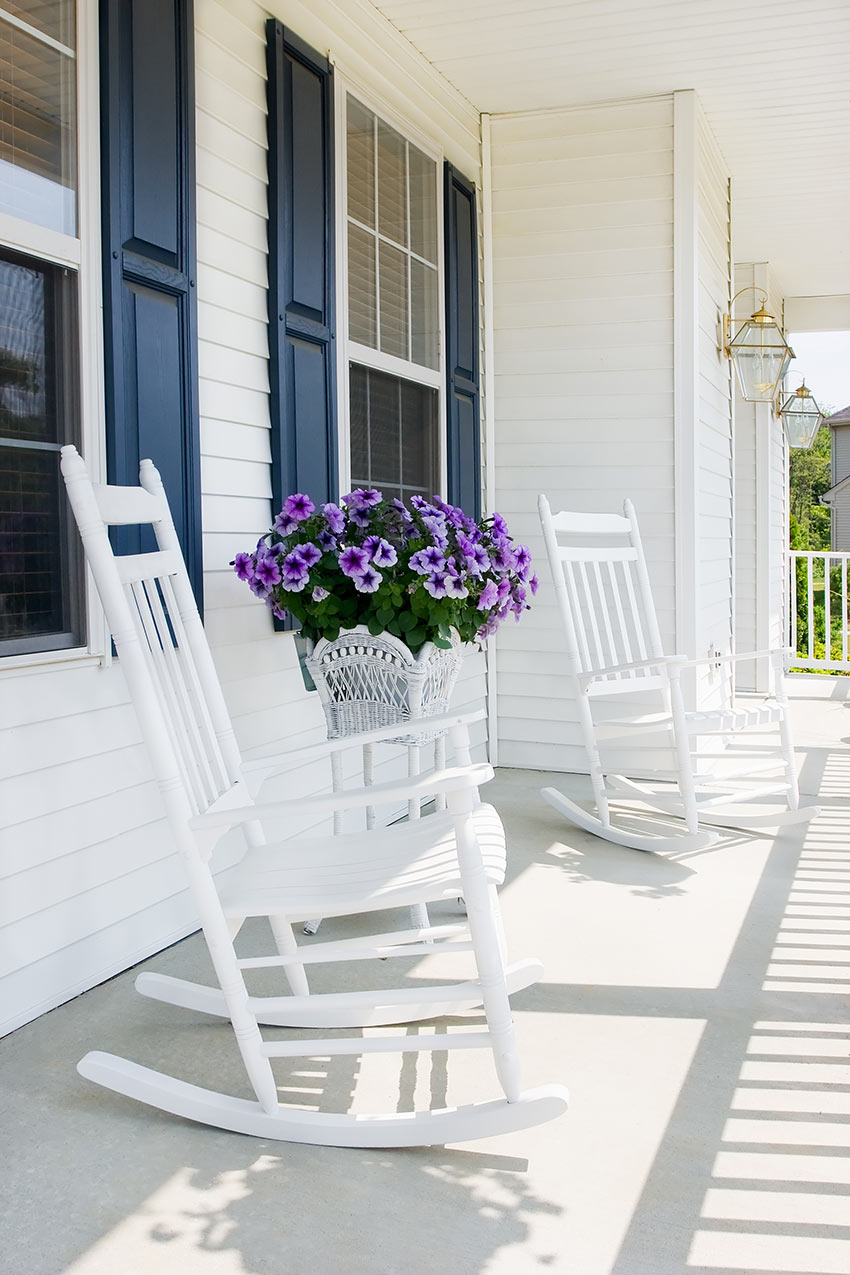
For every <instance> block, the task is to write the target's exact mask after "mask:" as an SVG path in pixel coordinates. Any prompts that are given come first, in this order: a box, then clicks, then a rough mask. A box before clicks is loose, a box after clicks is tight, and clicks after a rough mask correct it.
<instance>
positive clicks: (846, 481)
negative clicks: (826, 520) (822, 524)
mask: <svg viewBox="0 0 850 1275" xmlns="http://www.w3.org/2000/svg"><path fill="white" fill-rule="evenodd" d="M836 415H838V413H836ZM830 419H832V418H830ZM842 423H843V424H845V425H850V419H848V420H846V421H844V422H839V424H842ZM843 491H850V474H848V475H847V477H846V478H842V479H841V482H840V483H836V484H835V486H834V487H830V489H829V491H825V492H824V493H823V495H822V496H821V498H820V503H821V504H822V505H831V504H832V502H833V500H834V499H835V497H836V496H838V495H840V493H841V492H843Z"/></svg>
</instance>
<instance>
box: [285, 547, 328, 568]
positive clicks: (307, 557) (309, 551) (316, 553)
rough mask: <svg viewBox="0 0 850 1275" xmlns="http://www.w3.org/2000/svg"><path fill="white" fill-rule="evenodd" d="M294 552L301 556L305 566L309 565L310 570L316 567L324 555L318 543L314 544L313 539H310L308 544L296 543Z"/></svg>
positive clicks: (294, 554)
mask: <svg viewBox="0 0 850 1275" xmlns="http://www.w3.org/2000/svg"><path fill="white" fill-rule="evenodd" d="M292 553H293V556H295V557H297V558H299V559H300V560H301V561H302V562H303V563H304V566H305V567H307V569H308V570H309V568H310V567H315V565H316V563H317V562H319V561H320V559H321V557H322V551H321V549H320V548H319V547H318V546H317V545H314V544H313V542H312V541H311V540H308V541H307V543H306V544H303V545H296V546H295V548H294V549H293V550H292Z"/></svg>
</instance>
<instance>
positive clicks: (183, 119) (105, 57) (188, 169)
mask: <svg viewBox="0 0 850 1275" xmlns="http://www.w3.org/2000/svg"><path fill="white" fill-rule="evenodd" d="M193 48H194V20H193V12H192V0H105V2H104V3H102V4H101V79H102V107H101V110H102V162H103V192H104V197H103V206H104V310H105V314H104V345H105V371H106V418H107V466H108V473H109V481H110V482H114V483H121V484H129V485H131V486H136V485H137V484H138V480H139V460H140V459H144V458H145V457H150V459H151V460H152V461H153V462H154V464H155V465H156V466H157V468H158V469H159V471H160V473H161V474H162V478H163V482H164V484H165V490H166V492H167V494H168V500H169V504H170V505H171V509H172V512H173V514H174V521H175V524H176V526H177V533H178V535H179V537H180V543H181V545H182V548H183V552H184V555H185V557H186V563H187V566H188V569H189V575H190V578H191V580H192V584H193V586H194V589H195V595H196V597H197V598H198V600H199V602H200V600H201V597H202V589H203V567H202V558H201V500H200V468H199V427H198V388H197V381H198V374H197V314H196V312H197V306H196V300H195V273H196V255H195V131H194V119H195V100H194V98H195V94H194V73H193ZM118 542H119V551H120V552H136V551H137V550H138V548H139V547H140V539H139V535H138V532H137V531H136V529H135V528H127V529H122V531H121V532H120V533H119V536H118Z"/></svg>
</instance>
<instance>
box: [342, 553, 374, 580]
mask: <svg viewBox="0 0 850 1275" xmlns="http://www.w3.org/2000/svg"><path fill="white" fill-rule="evenodd" d="M337 562H338V563H339V568H340V571H341V572H342V574H343V575H345V576H348V577H349V579H353V578H354V577H355V576H358V575H360V574H361V573H362V572H363V571H365V570H366V568H367V567H368V565H369V555H368V553H367V552H366V550H365V549H361V547H360V546H359V545H348V546H347V547H346V548H344V549H343V551H342V553H341V554H339V555H338V557H337Z"/></svg>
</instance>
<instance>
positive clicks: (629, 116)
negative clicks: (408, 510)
mask: <svg viewBox="0 0 850 1275" xmlns="http://www.w3.org/2000/svg"><path fill="white" fill-rule="evenodd" d="M672 125H673V114H672V99H670V98H664V99H653V100H651V101H644V102H627V103H616V104H612V105H605V106H599V107H590V108H583V109H580V110H574V111H563V112H552V113H547V114H540V115H524V116H499V117H494V118H493V120H492V165H493V172H492V182H493V209H494V216H493V226H494V239H493V258H494V293H495V296H494V300H495V331H494V340H495V352H496V386H495V393H496V466H497V501H496V504H497V507H498V509H499V510H500V512H502V513H503V514H504V515H505V517H506V518H507V519H508V521H509V525H510V528H511V531H512V533H513V534H514V536H515V537H516V538H517V539H518V540H520V541H523V542H525V543H527V544H528V545H529V546H530V548H531V551H532V555H533V557H534V559H535V562H536V564H537V568H538V572H539V575H540V578H541V586H540V591H539V593H538V595H537V598H536V599H535V602H534V605H533V608H532V610H531V612H529V613H526V614H525V615H524V616H523V617H522V619H521V622H520V623H519V624H518V625H514V624H506V625H504V626H503V627H502V629H501V630H500V631H499V634H498V637H497V667H498V687H499V757H500V761H501V762H502V764H504V765H508V766H527V767H541V768H555V769H563V770H583V769H585V761H584V755H583V751H582V749H581V745H580V739H579V736H578V732H577V727H576V722H575V709H574V705H573V704H572V703H571V701H570V697H569V691H568V688H567V686H566V679H565V677H564V673H563V660H562V657H561V654H560V652H561V647H562V638H561V630H560V624H559V619H558V615H557V612H556V610H555V606H554V598H553V594H552V586H551V581H550V580H549V578H548V572H547V568H546V563H545V557H544V553H543V542H542V537H541V534H540V528H539V524H538V520H537V508H536V505H537V494H538V493H539V492H541V491H545V492H546V493H547V495H548V497H549V499H550V502H551V503H552V506H553V508H567V509H579V510H588V511H599V510H607V511H611V512H615V511H619V510H621V509H622V504H623V500H624V499H625V498H626V497H630V498H631V499H632V500H633V501H634V502H635V504H636V506H637V509H638V515H639V516H640V517H641V522H642V527H643V531H644V534H645V537H646V549H647V556H648V559H649V563H650V571H651V573H652V576H653V581H654V585H655V589H656V600H657V604H658V609H659V617H660V621H661V625H662V628H663V630H664V632H665V634H666V635H667V636H668V637H670V636H672V634H673V632H674V629H675V625H674V611H675V597H674V570H673V376H672V367H673V350H672V270H673V259H672V253H673V207H672V185H671V182H672V161H673V150H672V142H673V137H672Z"/></svg>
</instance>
